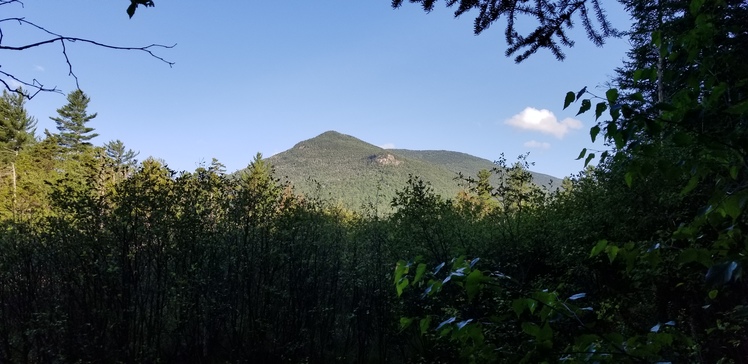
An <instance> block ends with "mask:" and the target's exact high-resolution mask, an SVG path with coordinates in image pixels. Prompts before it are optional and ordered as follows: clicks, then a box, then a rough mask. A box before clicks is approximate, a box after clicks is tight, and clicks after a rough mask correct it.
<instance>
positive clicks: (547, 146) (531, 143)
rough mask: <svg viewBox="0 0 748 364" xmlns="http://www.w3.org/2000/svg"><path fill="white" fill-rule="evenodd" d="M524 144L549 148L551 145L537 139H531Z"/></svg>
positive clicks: (531, 146) (538, 147)
mask: <svg viewBox="0 0 748 364" xmlns="http://www.w3.org/2000/svg"><path fill="white" fill-rule="evenodd" d="M522 145H524V146H525V147H528V148H535V149H548V148H550V147H551V144H550V143H546V142H539V141H537V140H530V141H527V142H525V144H522Z"/></svg>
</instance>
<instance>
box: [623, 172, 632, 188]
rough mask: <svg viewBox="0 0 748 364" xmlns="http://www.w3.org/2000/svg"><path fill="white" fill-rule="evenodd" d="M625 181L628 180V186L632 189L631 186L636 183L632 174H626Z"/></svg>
mask: <svg viewBox="0 0 748 364" xmlns="http://www.w3.org/2000/svg"><path fill="white" fill-rule="evenodd" d="M623 178H624V179H626V185H627V186H629V188H631V184H632V183H633V182H634V174H633V173H631V172H626V175H625V176H623Z"/></svg>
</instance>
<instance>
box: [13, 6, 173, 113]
mask: <svg viewBox="0 0 748 364" xmlns="http://www.w3.org/2000/svg"><path fill="white" fill-rule="evenodd" d="M136 2H138V3H140V4H141V5H146V4H145V3H148V2H147V1H146V2H142V1H136ZM11 3H18V4H21V6H23V3H22V2H21V1H20V0H0V6H2V5H7V4H11ZM133 3H135V2H133ZM150 4H151V5H146V6H152V2H150ZM7 22H17V23H18V24H19V25H29V26H31V27H34V28H36V29H37V30H40V31H42V32H44V33H46V34H47V35H49V36H51V37H50V38H48V39H45V40H41V41H38V42H34V43H29V44H23V45H19V46H9V45H4V44H3V36H4V33H3V30H2V27H1V25H2V23H7ZM58 42H59V43H60V45H61V47H62V55H63V57H64V59H65V63H67V65H68V76H71V77H73V79H74V80H75V86H76V88H80V85H79V83H78V76H77V75H76V74H75V72H74V71H73V64H72V62H71V61H70V57H69V55H68V49H67V43H75V42H81V43H86V44H90V45H93V46H96V47H100V48H106V49H113V50H118V51H139V52H144V53H147V54H148V55H149V56H151V57H153V58H155V59H157V60H159V61H161V62H164V63H166V64H168V65H169V67H172V66H173V65H174V62H171V61H168V60H166V59H165V58H163V57H161V56H159V55H158V54H156V53H155V50H156V49H171V48H174V47H175V46H176V43H175V44H173V45H163V44H155V43H154V44H150V45H147V46H141V47H125V46H117V45H111V44H107V43H101V42H98V41H95V40H91V39H86V38H78V37H68V36H64V35H61V34H58V33H55V32H52V31H50V30H48V29H46V28H45V27H42V26H40V25H38V24H36V23H34V22H31V21H28V20H26V19H25V18H19V17H10V18H4V19H0V50H5V51H24V50H27V49H31V48H36V47H41V46H44V45H48V44H52V43H58ZM0 67H2V66H1V65H0ZM0 75H2V76H5V77H6V78H8V79H11V80H13V81H15V82H17V83H19V84H21V85H23V86H25V88H26V89H27V90H33V92H32V91H26V90H24V91H21V90H18V89H16V88H15V87H12V86H11V85H9V84H8V83H7V82H6V81H5V80H2V79H0V82H2V83H3V85H4V86H5V88H6V89H7V90H8V91H9V92H15V93H18V94H21V95H23V96H24V97H25V98H27V99H29V100H30V99H32V98H33V97H34V96H36V95H37V94H38V93H39V92H61V91H60V90H59V89H57V87H52V88H48V87H45V86H44V85H42V84H41V83H40V82H39V81H37V80H36V79H33V80H32V81H31V82H29V81H23V80H21V79H19V78H17V77H15V76H14V75H13V74H11V73H8V72H5V71H1V70H0Z"/></svg>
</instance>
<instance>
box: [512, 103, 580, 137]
mask: <svg viewBox="0 0 748 364" xmlns="http://www.w3.org/2000/svg"><path fill="white" fill-rule="evenodd" d="M504 123H505V124H508V125H510V126H513V127H515V128H517V129H523V130H532V131H539V132H541V133H544V134H551V135H553V136H555V137H556V138H559V139H561V138H563V137H564V136H565V135H566V133H568V132H569V131H570V130H571V129H580V128H582V122H581V121H579V120H576V119H572V118H566V119H564V120H561V121H558V119H557V118H556V115H553V113H552V112H550V111H548V110H546V109H541V110H538V109H536V108H534V107H528V108H525V109H524V110H522V112H521V113H519V114H517V115H514V116H512V117H511V118H510V119H508V120H506V121H504Z"/></svg>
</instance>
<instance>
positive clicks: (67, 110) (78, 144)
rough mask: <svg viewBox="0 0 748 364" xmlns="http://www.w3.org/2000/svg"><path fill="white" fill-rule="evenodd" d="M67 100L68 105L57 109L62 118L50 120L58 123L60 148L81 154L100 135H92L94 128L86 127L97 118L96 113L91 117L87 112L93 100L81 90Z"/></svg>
mask: <svg viewBox="0 0 748 364" xmlns="http://www.w3.org/2000/svg"><path fill="white" fill-rule="evenodd" d="M67 99H68V104H67V105H65V106H63V107H62V108H59V109H57V113H58V114H59V115H60V116H59V117H50V119H52V120H54V121H55V122H56V123H57V130H59V132H60V134H59V137H58V138H59V143H60V146H62V147H63V148H66V149H69V150H73V151H76V152H79V151H81V150H82V149H83V148H85V147H87V146H90V145H91V143H89V142H88V141H89V140H91V139H93V138H95V137H97V136H98V135H99V134H96V133H92V132H93V131H94V128H91V127H87V126H86V123H88V122H89V121H91V120H92V119H94V118H95V117H96V113H93V114H90V115H89V114H88V111H86V109H87V108H88V103H89V102H90V101H91V99H90V98H89V97H88V96H86V94H85V93H84V92H83V91H81V90H75V91H73V92H71V93H70V94H68V97H67Z"/></svg>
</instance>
